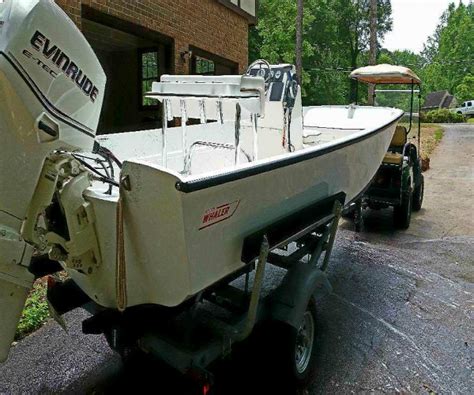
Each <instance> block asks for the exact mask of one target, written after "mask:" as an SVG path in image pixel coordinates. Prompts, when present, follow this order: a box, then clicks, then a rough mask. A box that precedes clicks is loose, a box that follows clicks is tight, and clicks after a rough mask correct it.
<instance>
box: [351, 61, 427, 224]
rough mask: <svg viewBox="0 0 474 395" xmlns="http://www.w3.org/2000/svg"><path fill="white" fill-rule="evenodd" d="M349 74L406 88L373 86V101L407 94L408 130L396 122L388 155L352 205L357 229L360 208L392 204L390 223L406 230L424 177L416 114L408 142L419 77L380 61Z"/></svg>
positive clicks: (419, 202)
mask: <svg viewBox="0 0 474 395" xmlns="http://www.w3.org/2000/svg"><path fill="white" fill-rule="evenodd" d="M350 77H351V78H353V79H355V80H357V81H359V82H364V83H367V84H375V85H376V88H377V85H405V86H408V87H409V88H408V89H375V90H374V102H375V97H376V95H377V94H378V93H408V94H410V95H411V100H410V117H409V126H408V129H407V128H406V127H405V126H401V125H398V126H397V128H396V130H395V133H394V135H393V138H392V141H391V143H390V146H389V147H388V151H387V154H386V155H385V157H384V159H383V162H382V164H381V165H380V168H379V169H378V171H377V173H376V174H375V176H374V178H373V179H372V181H371V183H370V184H369V185H368V186H367V188H366V189H365V192H364V193H363V194H362V195H361V197H360V199H358V200H356V201H355V203H354V204H353V207H352V212H353V216H354V223H355V229H356V231H357V232H358V231H360V230H361V227H362V209H363V208H367V207H368V208H371V209H375V210H378V209H381V208H387V207H390V206H391V207H393V222H394V225H395V227H396V228H399V229H407V228H408V227H409V226H410V220H411V212H412V210H414V211H418V210H420V209H421V205H422V202H423V190H424V178H423V174H422V173H421V171H422V168H421V157H420V132H421V124H420V117H418V126H417V127H418V133H417V140H418V141H417V145H415V144H413V143H412V142H410V141H409V139H408V136H409V134H410V132H411V130H412V126H413V123H414V121H413V110H414V108H413V107H414V100H415V95H418V108H420V102H421V80H420V78H419V77H418V76H417V75H416V74H415V73H414V72H413V71H412V70H410V69H408V68H406V67H402V66H392V65H388V64H381V65H377V66H367V67H361V68H359V69H356V70H354V71H353V72H352V73H351V74H350Z"/></svg>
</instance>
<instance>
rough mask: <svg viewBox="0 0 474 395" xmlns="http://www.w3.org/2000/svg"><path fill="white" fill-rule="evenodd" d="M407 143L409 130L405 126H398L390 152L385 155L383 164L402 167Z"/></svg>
mask: <svg viewBox="0 0 474 395" xmlns="http://www.w3.org/2000/svg"><path fill="white" fill-rule="evenodd" d="M406 143H407V128H406V127H405V126H397V127H396V129H395V133H394V134H393V137H392V141H391V142H390V147H389V148H388V152H387V153H386V154H385V157H384V158H383V161H382V162H383V163H387V164H390V165H401V164H402V162H403V154H402V153H403V147H405V144H406Z"/></svg>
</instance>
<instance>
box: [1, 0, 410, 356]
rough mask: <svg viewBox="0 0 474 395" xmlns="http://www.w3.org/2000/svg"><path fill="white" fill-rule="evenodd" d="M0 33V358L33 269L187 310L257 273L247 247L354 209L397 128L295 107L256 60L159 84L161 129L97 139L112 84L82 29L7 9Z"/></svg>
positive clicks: (287, 71)
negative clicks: (229, 71) (248, 270)
mask: <svg viewBox="0 0 474 395" xmlns="http://www.w3.org/2000/svg"><path fill="white" fill-rule="evenodd" d="M2 6H3V8H2ZM51 15H54V16H55V21H56V22H55V28H54V29H51V28H50V22H49V20H50V16H51ZM2 18H3V20H2ZM0 20H2V21H3V22H4V23H2V24H1V25H0V90H1V91H2V95H1V97H0V136H1V141H2V147H1V149H2V156H1V159H0V160H1V162H0V163H1V168H2V171H1V174H0V181H1V188H0V230H1V232H0V290H1V293H0V311H1V312H2V316H3V317H5V316H9V317H11V325H10V321H9V324H8V327H5V328H3V329H2V333H1V335H2V341H1V342H0V343H1V344H2V348H1V349H0V359H1V358H2V357H5V356H6V355H7V350H8V348H9V344H10V343H9V341H10V340H11V338H12V336H13V333H14V328H15V325H16V322H17V321H18V318H19V315H20V313H21V309H22V307H23V303H24V301H25V298H26V295H27V293H28V291H29V289H30V288H31V286H32V283H33V281H34V277H35V276H34V275H33V274H32V272H33V273H34V272H35V270H33V269H32V265H33V263H34V262H36V263H37V262H38V261H40V262H42V264H44V265H51V264H52V265H54V263H55V262H56V263H57V262H59V264H60V267H61V269H64V270H65V271H66V272H67V274H68V276H69V278H70V279H72V280H73V282H74V284H75V285H77V286H78V287H79V288H80V290H81V291H82V292H83V293H85V294H86V295H87V296H88V297H89V298H90V300H91V301H93V302H94V303H96V304H97V305H99V306H101V307H102V308H104V309H117V310H119V311H124V310H126V309H129V308H132V307H134V306H141V305H149V304H151V305H159V306H164V307H175V306H180V305H182V304H183V303H186V302H187V301H189V300H190V299H191V298H193V297H194V296H196V295H199V294H200V293H202V292H203V291H205V290H206V289H208V288H209V287H211V286H213V285H215V284H216V283H218V282H220V281H223V280H225V279H226V278H227V277H228V276H231V275H233V274H235V273H238V272H239V270H241V269H242V268H245V267H246V266H248V265H251V264H254V263H255V261H256V259H257V257H258V250H256V253H253V252H252V249H249V250H248V251H247V250H245V248H244V247H245V245H244V244H245V243H246V240H248V238H249V237H250V236H251V235H254V234H258V233H259V232H260V233H262V232H263V233H264V232H265V230H266V229H267V228H269V227H271V226H272V225H274V224H276V223H279V221H282V220H284V219H285V218H290V217H292V216H296V215H298V214H301V213H305V212H306V213H307V212H310V210H311V208H312V207H317V205H318V203H320V202H324V201H325V199H328V198H331V197H334V196H337V199H338V200H340V202H341V203H342V204H347V203H349V202H351V201H353V200H354V199H356V198H357V197H358V196H359V195H360V193H361V192H362V191H363V189H364V187H366V186H367V185H368V184H369V182H370V181H371V179H372V177H373V176H374V174H375V173H376V171H377V169H378V168H379V166H380V163H381V162H382V159H383V157H384V155H385V154H386V152H387V149H388V147H389V144H390V141H391V138H392V135H393V133H394V130H395V127H396V125H397V122H398V121H399V119H400V118H401V117H402V115H403V113H402V111H401V110H398V109H393V108H381V107H377V108H375V107H359V106H354V105H349V106H321V107H307V108H303V107H302V99H301V89H300V87H299V84H298V78H297V76H296V72H295V68H294V66H292V65H287V64H280V65H269V64H268V63H267V62H265V61H263V60H259V61H257V62H254V63H253V64H252V65H251V66H250V67H249V69H248V72H247V73H246V74H245V75H242V76H171V75H164V76H162V77H161V80H160V81H159V82H155V83H153V86H152V89H151V91H150V92H148V93H147V97H149V98H150V99H155V100H157V101H158V102H159V103H160V104H161V108H162V109H163V112H162V120H163V123H162V127H161V128H156V129H153V130H146V131H136V132H128V133H116V134H108V135H102V136H96V129H97V125H98V120H99V116H100V108H101V105H102V102H103V99H104V89H105V83H106V77H105V74H104V72H103V70H102V68H101V66H100V63H99V61H98V59H97V58H96V56H95V54H94V52H93V50H92V49H91V48H90V46H89V45H88V44H87V41H86V40H85V38H84V37H83V36H82V34H81V33H80V32H79V30H78V29H77V28H76V27H75V26H74V24H73V23H72V22H71V21H70V20H69V19H68V18H67V17H66V15H65V14H64V13H63V11H62V10H60V9H59V7H57V6H56V5H55V4H54V3H53V2H52V1H36V2H35V1H31V2H29V3H28V7H19V6H18V5H17V4H16V3H15V2H9V1H7V2H6V3H4V4H0ZM11 21H15V23H11ZM18 26H21V29H19V28H18ZM53 45H54V47H55V48H56V51H58V53H57V57H56V58H55V57H54V56H53V57H50V56H49V55H48V54H50V52H48V48H49V50H51V48H52V46H53ZM46 47H48V48H46ZM38 59H40V60H41V62H38ZM61 59H62V60H61ZM72 64H74V66H75V67H73V66H72ZM45 67H47V68H45ZM52 72H53V73H54V75H53V74H52ZM79 73H81V75H82V76H85V77H84V78H85V79H84V81H85V83H84V84H81V83H80V82H78V81H82V79H81V78H79ZM97 164H100V166H102V167H103V170H97ZM318 207H319V206H318ZM331 209H332V207H331V208H330V209H328V210H327V211H328V212H330V211H331ZM305 210H306V211H305ZM308 210H309V211H308ZM323 214H324V213H323ZM276 244H277V243H276V242H275V243H274V245H273V246H275V245H276ZM244 250H245V251H244ZM244 252H246V253H244ZM32 257H33V258H32ZM35 267H37V265H35ZM40 272H41V273H44V272H43V271H41V270H40Z"/></svg>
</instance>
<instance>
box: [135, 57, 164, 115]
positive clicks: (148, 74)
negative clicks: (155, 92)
mask: <svg viewBox="0 0 474 395" xmlns="http://www.w3.org/2000/svg"><path fill="white" fill-rule="evenodd" d="M140 59H141V81H140V82H141V97H142V99H141V104H142V106H143V107H153V106H156V105H157V103H156V100H152V99H148V98H146V97H145V96H144V95H145V93H146V92H149V91H151V86H152V84H153V82H156V81H158V80H159V76H160V74H159V60H158V50H152V51H145V52H142V53H141V57H140Z"/></svg>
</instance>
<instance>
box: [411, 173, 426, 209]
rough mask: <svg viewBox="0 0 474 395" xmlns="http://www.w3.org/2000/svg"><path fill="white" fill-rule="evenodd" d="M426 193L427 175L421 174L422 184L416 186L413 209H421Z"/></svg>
mask: <svg viewBox="0 0 474 395" xmlns="http://www.w3.org/2000/svg"><path fill="white" fill-rule="evenodd" d="M424 193H425V177H424V176H423V174H421V178H420V184H419V185H418V186H417V187H416V188H415V191H414V192H413V210H414V211H420V210H421V205H422V204H423V196H424Z"/></svg>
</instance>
